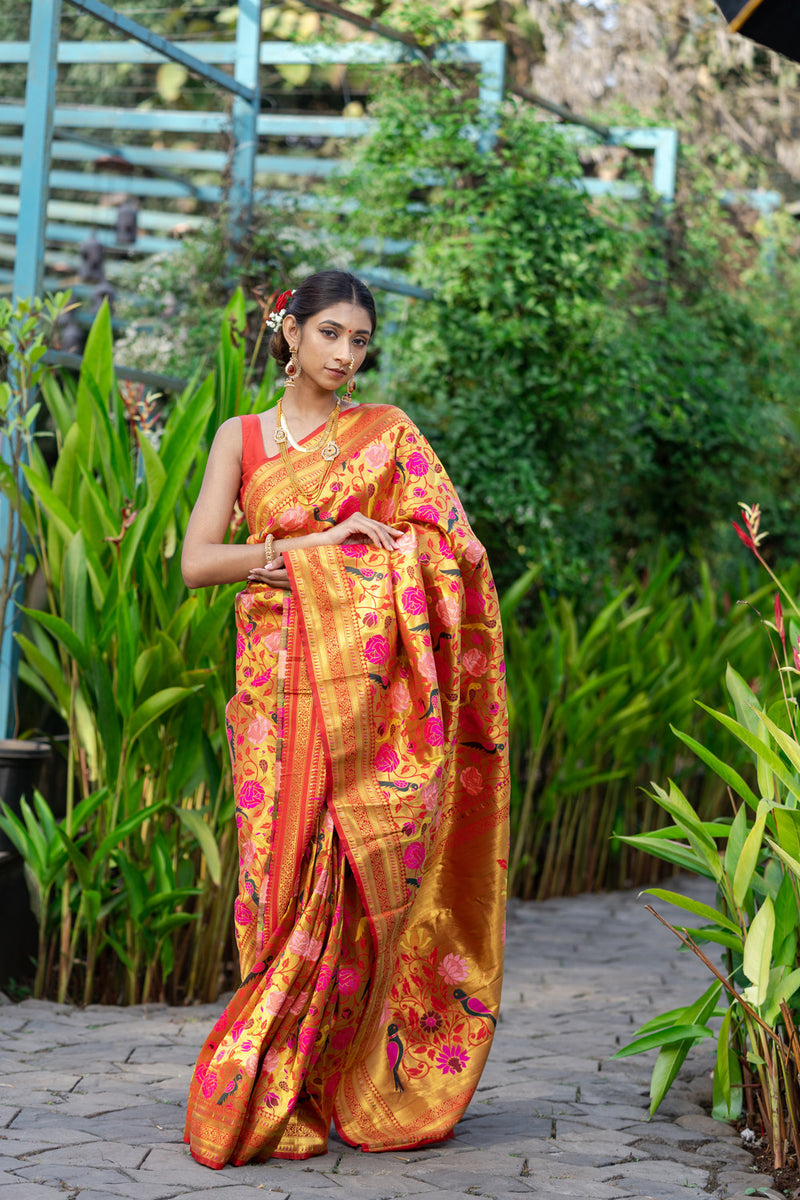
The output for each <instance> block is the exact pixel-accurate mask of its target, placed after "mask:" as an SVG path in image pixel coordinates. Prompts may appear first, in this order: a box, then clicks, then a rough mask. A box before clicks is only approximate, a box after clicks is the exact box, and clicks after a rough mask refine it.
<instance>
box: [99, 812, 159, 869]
mask: <svg viewBox="0 0 800 1200" xmlns="http://www.w3.org/2000/svg"><path fill="white" fill-rule="evenodd" d="M166 803H167V802H166V800H159V801H158V802H157V803H155V804H148V805H147V806H146V807H145V808H140V809H139V810H138V811H137V812H134V813H131V815H130V816H129V817H126V818H125V820H124V821H120V822H119V823H118V824H115V825H114V827H113V829H110V830H109V832H108V833H107V834H106V836H105V837H104V838H103V840H102V841H101V843H100V845H99V846H98V847H97V849H96V850H95V852H94V854H93V855H92V870H96V869H97V867H98V866H100V864H101V863H103V862H104V861H105V859H106V858H107V857H108V855H109V854H110V853H111V851H112V850H114V849H115V848H116V847H117V846H119V845H120V844H121V843H122V842H124V841H125V838H127V837H130V835H131V834H132V833H134V832H135V831H136V830H137V829H138V828H139V826H140V825H142V824H143V823H144V822H145V821H148V820H149V819H150V818H151V817H155V816H156V815H157V814H158V813H159V812H161V810H162V809H163V808H164V806H165V805H166ZM124 857H125V856H124V854H123V852H122V851H120V852H119V855H118V861H119V862H121V861H122V859H123V858H124Z"/></svg>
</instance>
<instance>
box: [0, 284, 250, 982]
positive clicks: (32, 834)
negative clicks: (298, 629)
mask: <svg viewBox="0 0 800 1200" xmlns="http://www.w3.org/2000/svg"><path fill="white" fill-rule="evenodd" d="M244 321H245V312H244V298H243V296H242V293H241V292H239V293H237V294H236V295H235V296H234V298H233V300H232V301H231V302H230V304H229V306H228V309H227V311H226V313H225V317H224V320H223V323H222V331H221V338H220V344H219V348H218V352H217V357H216V364H215V372H214V374H213V375H212V376H210V377H209V378H208V379H206V380H205V381H204V382H203V383H201V384H200V385H199V386H191V387H190V388H189V389H187V391H186V392H185V393H184V394H183V395H182V396H181V397H179V398H178V399H177V400H176V401H175V403H174V404H173V405H172V406H171V408H170V409H169V411H168V412H167V413H166V414H165V415H164V416H163V424H160V421H161V418H157V416H156V411H155V407H154V401H153V399H152V398H151V397H147V396H144V395H143V394H142V391H141V389H131V388H129V387H125V388H123V390H118V389H117V386H116V384H115V381H114V377H113V366H112V340H111V326H110V320H109V314H108V310H107V308H103V309H101V311H100V313H99V314H98V317H97V319H96V321H95V324H94V326H93V328H92V331H91V334H90V337H89V340H88V342H87V346H86V351H85V355H84V359H83V364H82V367H81V372H80V377H79V379H78V381H77V384H74V383H73V382H72V381H71V380H70V379H69V378H68V377H66V376H65V377H62V379H61V381H60V382H59V380H58V379H57V378H56V377H55V376H54V375H45V376H43V377H42V379H41V381H40V386H41V389H42V394H43V397H44V400H45V403H46V405H47V408H48V410H49V413H50V415H51V417H52V420H53V423H54V427H55V438H56V441H57V448H58V455H57V459H56V462H55V466H54V467H53V468H52V470H51V469H49V468H48V466H47V462H46V460H45V458H44V455H43V454H42V452H41V450H40V449H38V448H36V447H34V448H33V452H32V456H31V465H30V466H29V467H26V468H24V473H25V478H26V481H27V484H28V487H29V488H30V494H31V500H30V503H29V504H26V505H25V506H24V508H23V516H24V520H25V523H26V527H27V530H28V534H29V536H30V538H31V541H32V544H33V545H34V546H35V548H36V553H37V557H38V561H39V564H40V567H41V570H42V573H43V576H44V580H45V582H46V588H47V599H48V604H47V608H46V609H43V610H38V609H32V608H28V609H26V610H25V612H26V616H27V618H28V628H27V630H26V632H25V633H24V634H22V635H20V637H19V642H20V646H21V648H22V651H23V654H24V661H23V663H22V665H21V675H22V677H23V678H24V679H25V681H26V682H27V683H28V684H30V685H31V686H32V687H33V688H34V689H35V690H36V691H37V692H38V693H39V694H40V695H41V696H42V698H43V699H45V700H46V701H47V702H48V703H50V704H51V705H52V706H53V708H54V709H55V710H56V711H57V712H58V713H59V714H60V715H61V716H62V717H63V719H64V721H65V723H66V725H67V728H68V731H69V763H68V772H67V789H68V790H67V803H66V815H65V817H64V819H63V820H62V821H60V822H57V821H55V820H54V818H53V816H52V813H51V811H50V809H49V807H48V806H47V804H46V803H45V802H44V801H43V800H42V798H41V797H37V798H35V800H34V806H33V808H31V807H30V806H28V805H25V806H24V807H23V809H22V814H21V817H19V818H14V817H13V815H12V814H11V813H10V812H9V811H8V810H7V809H5V808H4V810H3V812H4V815H3V817H2V818H0V823H1V824H2V827H3V829H4V830H5V831H6V833H7V834H8V836H9V837H10V838H11V839H12V840H13V841H14V843H15V844H16V845H17V847H18V849H19V850H20V852H21V853H22V855H23V857H24V858H25V860H26V864H27V874H28V880H29V885H30V887H31V893H32V899H33V904H34V908H35V910H36V912H37V914H38V917H39V938H40V945H39V961H38V971H37V979H36V994H37V995H43V994H50V993H51V991H53V992H54V993H55V995H56V996H57V997H58V999H59V1000H64V999H65V998H67V997H74V998H81V999H82V1000H83V1001H84V1002H89V1001H90V1000H92V999H102V998H105V999H111V1000H116V999H118V998H120V997H123V998H124V999H125V1000H126V1001H127V1002H131V1003H132V1002H136V1001H139V1000H148V999H153V998H154V997H155V996H158V995H161V994H164V990H165V988H166V986H167V984H168V982H169V984H170V987H171V994H172V996H173V998H186V999H188V998H192V997H194V996H213V995H214V994H215V992H216V989H217V987H218V984H219V978H220V974H221V960H222V958H223V956H224V954H225V948H226V944H227V940H228V937H229V931H228V914H229V910H230V903H231V892H232V890H233V887H234V884H235V868H236V831H235V827H234V825H233V822H232V799H231V795H230V785H229V780H228V773H227V772H226V771H225V769H224V765H225V759H226V757H227V744H226V737H225V723H224V706H225V700H226V697H227V695H229V694H230V692H231V691H232V674H233V646H232V640H231V639H232V636H233V633H232V628H233V627H232V622H231V604H232V598H233V592H234V590H235V589H234V588H233V587H228V588H216V589H209V590H204V591H202V592H197V593H193V594H192V595H189V596H187V594H186V588H185V585H184V583H183V580H182V577H181V573H180V562H179V557H180V556H179V554H178V553H177V550H178V548H179V546H180V544H181V540H182V536H183V530H184V529H185V526H186V522H187V520H188V516H189V513H190V512H191V508H192V505H193V502H194V500H195V498H196V496H197V493H198V491H199V487H200V482H201V480H202V474H203V470H204V466H205V461H206V457H207V453H208V447H209V445H210V438H211V435H212V434H213V432H214V430H215V429H216V428H217V427H218V425H219V424H220V423H221V422H222V421H223V420H225V419H226V418H227V417H230V416H232V415H233V414H234V413H235V412H236V411H246V410H248V408H249V406H251V405H252V404H254V403H256V404H258V405H259V406H260V407H263V406H264V404H265V403H267V391H268V385H269V379H267V380H265V382H264V384H263V387H262V389H261V391H260V393H259V394H258V395H256V394H255V393H252V392H249V391H244V390H243V386H242V385H243V378H244V355H245V347H244V338H243V331H244ZM159 426H160V427H159ZM236 535H237V534H236V531H235V530H234V529H232V536H236Z"/></svg>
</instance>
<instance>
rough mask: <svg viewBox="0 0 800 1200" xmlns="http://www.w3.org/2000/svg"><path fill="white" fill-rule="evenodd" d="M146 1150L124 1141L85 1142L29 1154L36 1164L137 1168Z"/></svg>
mask: <svg viewBox="0 0 800 1200" xmlns="http://www.w3.org/2000/svg"><path fill="white" fill-rule="evenodd" d="M146 1153H147V1151H146V1150H143V1149H142V1147H141V1146H126V1145H123V1143H122V1142H101V1141H95V1142H85V1143H84V1144H83V1145H82V1146H58V1147H55V1148H52V1149H48V1150H40V1151H39V1152H37V1153H36V1154H34V1155H29V1156H28V1158H29V1159H30V1161H31V1163H32V1164H33V1165H34V1166H39V1164H44V1165H45V1166H47V1165H49V1164H51V1163H59V1164H61V1163H63V1164H64V1165H66V1166H75V1165H77V1166H83V1165H85V1166H88V1167H99V1166H102V1167H106V1166H112V1167H128V1168H130V1169H136V1168H137V1167H138V1166H139V1165H140V1163H141V1162H142V1159H143V1158H144V1156H145V1154H146Z"/></svg>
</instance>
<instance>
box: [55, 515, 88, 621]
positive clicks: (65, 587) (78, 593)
mask: <svg viewBox="0 0 800 1200" xmlns="http://www.w3.org/2000/svg"><path fill="white" fill-rule="evenodd" d="M61 582H62V601H61V602H62V612H63V614H64V620H65V622H66V623H67V625H70V626H71V627H72V629H74V630H75V636H76V637H77V639H78V641H79V642H84V641H85V640H86V593H87V590H88V588H87V583H88V577H87V573H86V550H85V547H84V541H83V531H82V530H80V529H79V530H78V531H77V533H76V534H75V535H74V536H73V537H72V538H71V539H70V542H69V545H68V546H67V552H66V554H65V555H64V570H63V575H62V580H61Z"/></svg>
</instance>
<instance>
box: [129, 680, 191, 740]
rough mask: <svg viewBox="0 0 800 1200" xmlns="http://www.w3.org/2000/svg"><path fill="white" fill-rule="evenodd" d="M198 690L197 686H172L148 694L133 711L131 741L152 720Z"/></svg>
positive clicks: (130, 727) (130, 729)
mask: <svg viewBox="0 0 800 1200" xmlns="http://www.w3.org/2000/svg"><path fill="white" fill-rule="evenodd" d="M196 690H197V689H196V688H185V687H183V688H182V687H170V688H163V689H162V690H161V691H160V692H156V693H155V695H154V696H148V698H147V699H146V700H144V701H143V702H142V703H141V704H140V705H138V707H137V708H135V709H134V711H133V714H132V716H131V719H130V725H129V729H128V736H129V739H130V741H131V742H133V741H134V740H135V739H136V738H137V737H138V736H139V734H140V733H141V732H142V730H143V729H146V728H147V726H148V725H149V724H150V723H151V722H152V721H156V720H158V718H159V717H161V716H163V715H164V713H166V712H169V710H170V709H171V708H174V707H175V705H176V704H180V702H181V700H185V699H186V697H187V696H191V695H193V694H194V692H195V691H196Z"/></svg>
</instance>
